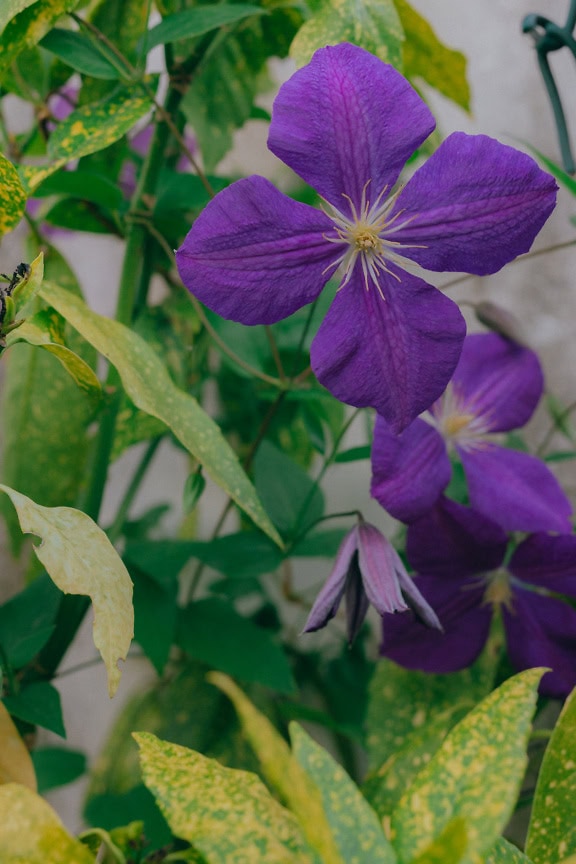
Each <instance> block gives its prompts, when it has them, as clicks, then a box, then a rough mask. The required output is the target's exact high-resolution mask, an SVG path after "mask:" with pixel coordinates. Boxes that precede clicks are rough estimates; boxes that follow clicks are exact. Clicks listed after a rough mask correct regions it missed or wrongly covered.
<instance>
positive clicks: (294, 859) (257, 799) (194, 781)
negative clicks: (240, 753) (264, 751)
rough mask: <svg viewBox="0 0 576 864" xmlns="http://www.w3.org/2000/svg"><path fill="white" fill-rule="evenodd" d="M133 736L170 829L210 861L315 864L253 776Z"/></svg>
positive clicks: (289, 821)
mask: <svg viewBox="0 0 576 864" xmlns="http://www.w3.org/2000/svg"><path fill="white" fill-rule="evenodd" d="M134 738H135V739H136V741H137V743H138V745H139V746H140V750H141V755H140V761H141V766H142V775H143V777H144V782H145V783H146V785H147V786H148V788H149V789H150V790H151V792H152V793H153V794H154V796H155V798H156V800H157V802H158V804H159V806H160V809H161V810H162V812H163V814H164V816H165V817H166V820H167V821H168V824H169V825H170V828H171V829H172V831H173V832H174V834H175V835H176V836H177V837H181V838H182V839H184V840H188V842H189V843H192V844H193V845H194V847H195V848H196V849H198V850H199V851H200V852H201V853H202V854H203V855H204V856H205V857H206V858H207V859H208V860H209V861H212V862H217V861H220V862H224V861H225V862H226V864H313V862H314V864H319V862H318V859H317V858H316V857H315V856H314V855H313V853H312V852H311V850H310V849H309V848H308V847H307V845H306V842H305V840H304V838H303V836H302V834H301V831H300V828H299V826H298V824H297V822H296V820H295V818H294V817H293V816H292V814H291V813H289V812H288V811H287V810H285V809H284V808H283V807H282V806H281V805H280V804H278V802H277V801H275V800H274V798H272V796H271V795H270V793H269V792H268V790H267V789H266V787H265V786H264V784H263V783H262V781H261V780H260V779H259V778H258V777H256V775H254V774H250V773H248V772H247V771H237V770H234V769H231V768H224V767H223V766H222V765H219V764H218V762H215V761H214V760H212V759H207V758H206V757H204V756H201V755H200V754H199V753H195V752H194V751H193V750H187V749H186V748H185V747H179V746H178V745H176V744H168V743H166V742H163V741H159V740H158V739H157V738H155V737H154V735H150V734H149V733H145V732H142V733H134Z"/></svg>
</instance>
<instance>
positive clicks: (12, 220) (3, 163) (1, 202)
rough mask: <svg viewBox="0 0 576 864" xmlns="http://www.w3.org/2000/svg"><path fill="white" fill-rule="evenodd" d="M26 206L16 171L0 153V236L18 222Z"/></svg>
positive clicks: (24, 194) (22, 188) (23, 192)
mask: <svg viewBox="0 0 576 864" xmlns="http://www.w3.org/2000/svg"><path fill="white" fill-rule="evenodd" d="M25 206H26V192H25V191H24V187H23V186H22V181H21V180H20V177H19V176H18V171H17V170H16V168H15V167H14V165H13V164H12V162H10V161H9V160H8V159H6V157H5V156H3V155H2V154H1V153H0V234H6V233H7V232H8V231H11V230H12V228H15V227H16V225H17V224H18V223H19V222H20V219H21V218H22V214H23V213H24V208H25Z"/></svg>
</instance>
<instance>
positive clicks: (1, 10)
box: [0, 0, 36, 33]
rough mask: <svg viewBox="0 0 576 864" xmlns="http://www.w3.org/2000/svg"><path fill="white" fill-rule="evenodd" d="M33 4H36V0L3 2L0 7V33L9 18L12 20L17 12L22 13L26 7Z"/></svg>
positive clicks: (5, 0) (9, 0)
mask: <svg viewBox="0 0 576 864" xmlns="http://www.w3.org/2000/svg"><path fill="white" fill-rule="evenodd" d="M33 3H36V0H3V2H2V5H1V6H0V33H1V32H2V31H3V30H4V28H5V27H6V24H7V23H8V22H9V21H10V19H11V18H14V17H15V16H16V15H17V14H18V12H22V10H23V9H26V8H27V7H28V6H32V4H33Z"/></svg>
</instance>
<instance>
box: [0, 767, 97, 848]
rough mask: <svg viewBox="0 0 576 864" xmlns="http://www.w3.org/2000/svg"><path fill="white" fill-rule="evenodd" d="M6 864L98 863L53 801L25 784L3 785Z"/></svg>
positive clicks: (1, 828) (1, 837)
mask: <svg viewBox="0 0 576 864" xmlns="http://www.w3.org/2000/svg"><path fill="white" fill-rule="evenodd" d="M0 813H2V821H1V823H0V860H1V861H2V864H23V862H26V864H94V857H93V856H92V855H91V853H90V852H89V851H88V849H87V848H86V846H84V844H83V843H80V841H79V840H76V838H75V837H72V836H71V835H70V834H68V832H67V831H66V829H65V828H64V826H63V825H62V823H61V822H60V819H59V818H58V816H57V815H56V813H55V812H54V810H52V808H51V807H50V805H49V804H47V803H46V802H45V801H43V800H42V798H40V796H39V795H36V794H35V793H34V792H32V791H31V790H30V789H27V788H26V787H25V786H19V785H18V784H16V783H7V784H6V785H5V786H0Z"/></svg>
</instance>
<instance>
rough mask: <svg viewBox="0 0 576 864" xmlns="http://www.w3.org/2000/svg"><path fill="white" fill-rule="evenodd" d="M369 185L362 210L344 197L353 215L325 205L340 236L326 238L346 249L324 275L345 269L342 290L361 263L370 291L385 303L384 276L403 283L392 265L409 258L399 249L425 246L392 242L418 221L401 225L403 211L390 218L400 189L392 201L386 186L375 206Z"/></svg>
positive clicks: (337, 234)
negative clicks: (399, 233)
mask: <svg viewBox="0 0 576 864" xmlns="http://www.w3.org/2000/svg"><path fill="white" fill-rule="evenodd" d="M369 185H370V181H369V180H368V182H367V183H366V184H365V186H364V188H363V190H362V198H361V201H360V209H359V210H358V209H357V208H356V205H355V204H354V202H353V201H352V199H351V198H350V196H349V195H344V194H343V198H345V199H346V201H347V202H348V204H349V207H350V215H347V214H345V213H342V211H340V210H338V209H337V208H336V207H334V206H333V205H332V204H328V202H325V208H323V209H324V212H325V213H326V215H327V216H329V218H330V219H332V221H333V222H334V229H335V232H336V233H335V235H328V234H325V235H324V239H325V240H327V241H328V242H329V243H337V244H339V245H342V246H344V247H345V249H344V251H343V252H342V255H340V257H339V258H338V259H337V260H336V261H335V262H333V263H332V264H330V265H329V266H328V267H327V268H326V270H325V271H324V272H327V271H328V270H330V269H332V268H336V267H341V269H342V271H343V274H344V278H343V279H342V282H341V284H340V288H343V287H344V285H346V284H347V283H348V282H349V281H350V278H351V277H352V273H353V272H354V268H355V266H356V262H357V261H359V262H360V266H361V268H362V273H363V275H364V286H365V288H366V290H368V289H369V287H370V284H372V285H374V286H375V287H376V288H377V289H378V293H379V294H380V296H381V297H382V299H383V300H384V299H385V298H384V294H383V293H382V288H381V287H380V275H381V274H382V273H388V274H389V275H390V276H393V277H394V279H396V280H398V282H399V281H400V277H399V276H398V274H397V273H396V272H395V271H393V270H390V268H389V266H388V263H393V264H396V265H398V266H403V265H404V264H405V260H406V259H405V258H404V256H403V255H402V254H401V253H399V252H398V251H396V250H397V249H398V247H401V246H403V245H404V248H423V247H421V246H418V247H416V246H414V247H409V246H408V245H407V244H402V243H398V242H397V241H395V240H391V239H390V235H392V234H394V232H396V231H399V230H400V229H401V228H403V227H404V226H405V225H407V224H408V223H409V222H411V221H412V219H413V218H414V216H411V217H410V218H409V219H405V220H404V221H403V222H400V223H398V222H397V219H398V217H399V216H400V215H401V214H402V212H403V211H402V210H399V211H398V212H397V213H395V214H394V215H393V216H390V213H391V211H392V209H393V207H394V204H395V202H396V198H397V197H398V194H399V192H400V190H398V192H395V193H394V195H391V196H390V197H389V198H387V199H384V196H385V194H386V191H387V187H384V189H383V190H382V191H381V192H380V194H379V195H378V196H377V198H376V200H375V202H374V204H371V203H370V199H369V198H368V186H369ZM383 199H384V200H383Z"/></svg>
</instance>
